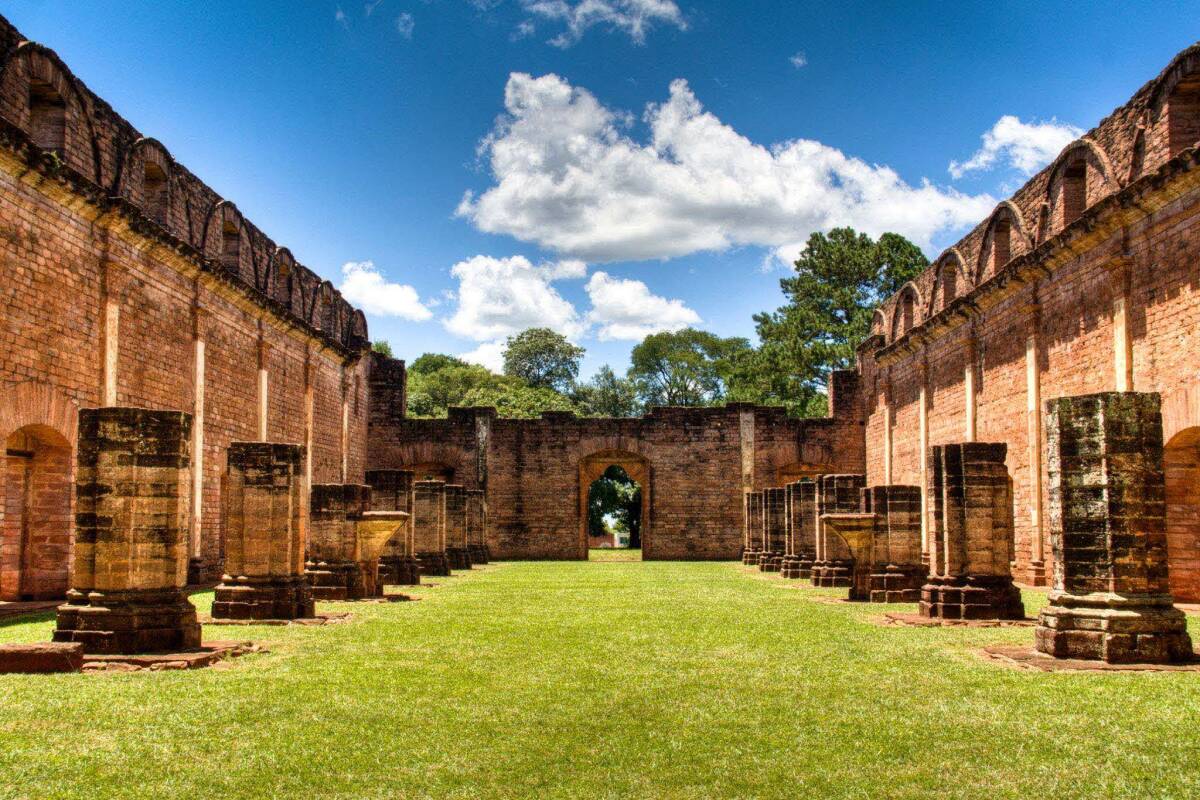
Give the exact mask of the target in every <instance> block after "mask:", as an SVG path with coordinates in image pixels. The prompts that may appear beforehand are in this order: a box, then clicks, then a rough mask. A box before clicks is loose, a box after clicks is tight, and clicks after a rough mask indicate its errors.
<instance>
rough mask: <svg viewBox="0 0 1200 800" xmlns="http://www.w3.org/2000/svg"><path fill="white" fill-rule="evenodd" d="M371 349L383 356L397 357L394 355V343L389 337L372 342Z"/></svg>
mask: <svg viewBox="0 0 1200 800" xmlns="http://www.w3.org/2000/svg"><path fill="white" fill-rule="evenodd" d="M371 349H372V350H373V351H374V352H376V353H379V355H381V356H387V357H388V358H395V356H393V355H392V344H391V342H389V341H388V340H387V339H380V340H379V341H378V342H373V343H372V344H371Z"/></svg>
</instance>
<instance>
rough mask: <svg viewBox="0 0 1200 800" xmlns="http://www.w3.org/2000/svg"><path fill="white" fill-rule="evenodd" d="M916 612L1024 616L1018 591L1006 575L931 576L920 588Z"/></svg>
mask: <svg viewBox="0 0 1200 800" xmlns="http://www.w3.org/2000/svg"><path fill="white" fill-rule="evenodd" d="M920 611H921V616H925V617H933V618H938V619H1024V618H1025V606H1024V605H1023V604H1022V603H1021V590H1020V589H1018V588H1017V587H1016V586H1015V585H1013V582H1012V578H1011V577H1010V576H1008V575H1003V576H1001V575H966V576H952V577H935V576H932V575H931V576H930V577H929V578H928V579H927V582H926V583H925V585H924V586H922V587H921V608H920Z"/></svg>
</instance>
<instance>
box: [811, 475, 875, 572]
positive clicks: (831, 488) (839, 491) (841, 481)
mask: <svg viewBox="0 0 1200 800" xmlns="http://www.w3.org/2000/svg"><path fill="white" fill-rule="evenodd" d="M865 484H866V476H865V475H822V476H821V477H820V479H819V481H818V484H817V508H816V515H817V560H816V561H815V562H813V566H812V582H813V585H814V586H821V587H825V588H830V587H844V586H849V585H850V581H851V571H852V569H853V566H854V556H853V554H852V553H851V552H850V549H849V548H848V547H847V546H846V542H845V540H844V539H843V538H842V537H841V536H838V535H837V534H836V533H834V532H833V531H830V530H827V529H826V525H825V524H824V523H823V522H822V521H821V520H822V517H824V516H825V515H826V514H853V513H855V512H857V511H858V509H859V494H860V492H861V491H862V488H863V486H864V485H865Z"/></svg>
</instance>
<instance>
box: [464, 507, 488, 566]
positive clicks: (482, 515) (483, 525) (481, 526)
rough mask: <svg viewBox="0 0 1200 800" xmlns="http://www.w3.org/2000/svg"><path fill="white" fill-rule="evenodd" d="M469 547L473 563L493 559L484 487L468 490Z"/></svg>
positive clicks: (486, 561)
mask: <svg viewBox="0 0 1200 800" xmlns="http://www.w3.org/2000/svg"><path fill="white" fill-rule="evenodd" d="M467 549H468V550H469V551H470V554H471V561H472V563H475V564H486V563H488V561H490V560H491V559H490V557H489V556H490V554H489V552H488V544H487V498H486V497H485V496H484V492H483V489H468V490H467Z"/></svg>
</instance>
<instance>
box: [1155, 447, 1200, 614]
mask: <svg viewBox="0 0 1200 800" xmlns="http://www.w3.org/2000/svg"><path fill="white" fill-rule="evenodd" d="M1163 472H1164V473H1165V474H1166V483H1167V497H1166V500H1167V563H1168V567H1169V569H1170V579H1171V594H1173V595H1174V596H1175V599H1176V600H1178V601H1183V602H1189V603H1194V602H1197V601H1200V427H1195V428H1187V429H1185V430H1183V431H1180V432H1179V433H1177V434H1175V435H1174V436H1172V437H1171V440H1170V441H1169V442H1167V444H1166V447H1164V448H1163Z"/></svg>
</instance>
